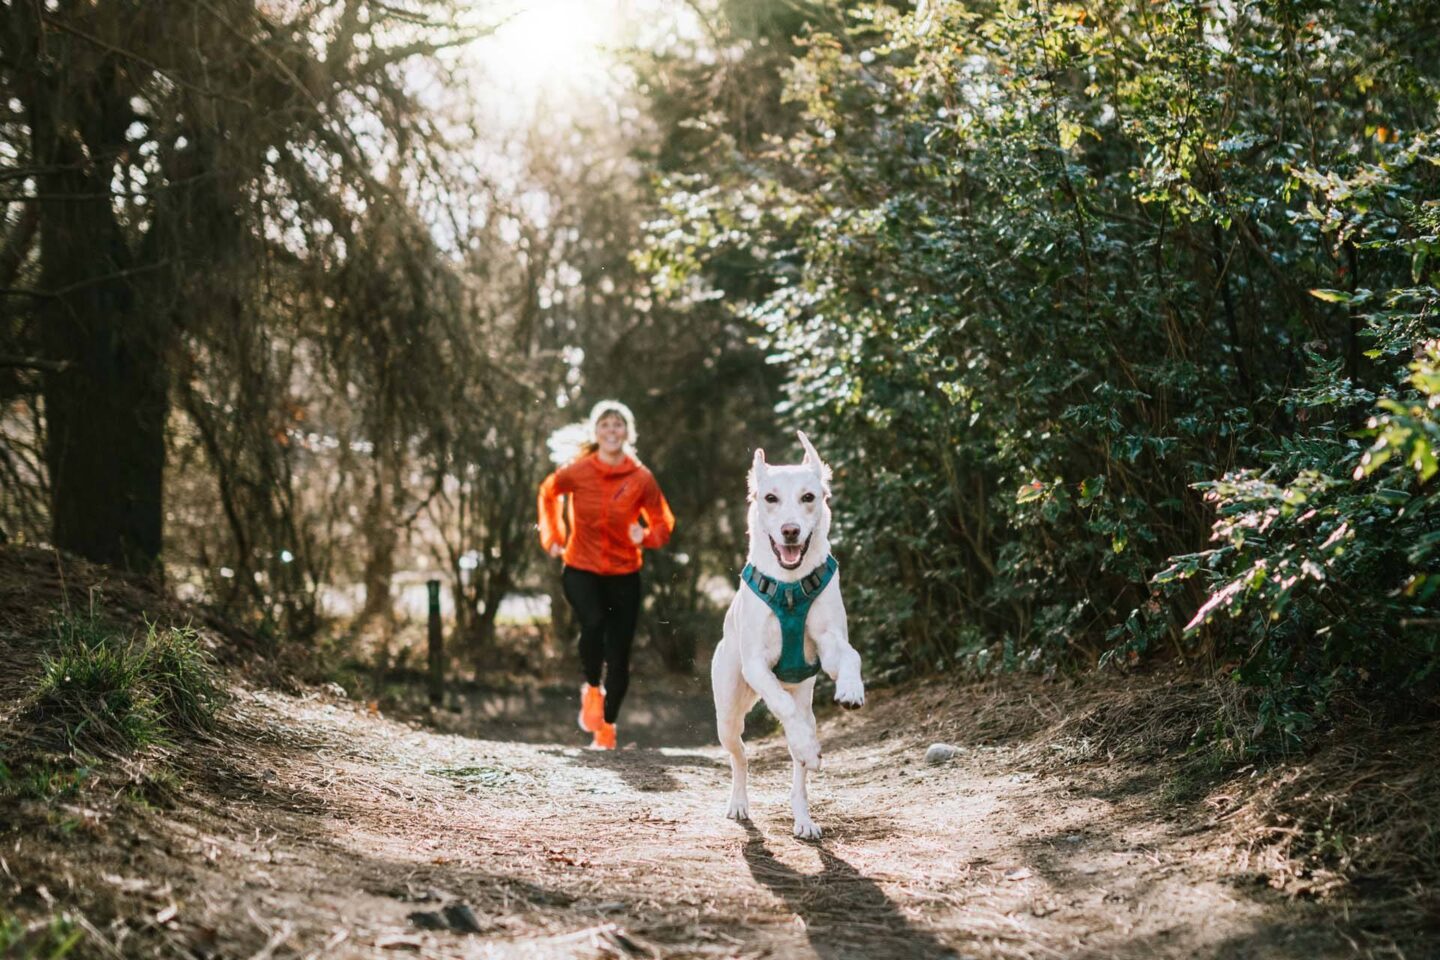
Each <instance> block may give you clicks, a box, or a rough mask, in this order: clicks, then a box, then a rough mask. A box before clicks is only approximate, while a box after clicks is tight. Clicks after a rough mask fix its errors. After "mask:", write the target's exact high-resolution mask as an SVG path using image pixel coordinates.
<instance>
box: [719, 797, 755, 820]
mask: <svg viewBox="0 0 1440 960" xmlns="http://www.w3.org/2000/svg"><path fill="white" fill-rule="evenodd" d="M725 816H727V817H729V818H730V819H731V820H749V819H750V800H749V799H748V798H747V797H731V798H730V806H729V807H728V808H727V809H726V811H725Z"/></svg>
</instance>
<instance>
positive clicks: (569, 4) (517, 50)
mask: <svg viewBox="0 0 1440 960" xmlns="http://www.w3.org/2000/svg"><path fill="white" fill-rule="evenodd" d="M627 6H628V4H626V3H624V2H623V0H524V2H521V3H517V4H516V5H514V6H513V7H511V8H509V9H508V10H507V11H506V13H505V15H504V19H503V21H502V22H501V24H500V26H499V27H498V29H496V31H495V33H494V34H493V35H492V36H490V37H488V38H486V39H485V40H484V41H483V42H481V43H478V44H476V45H475V48H474V50H473V52H472V54H471V55H472V57H473V58H474V59H475V61H476V63H477V65H478V66H479V67H480V68H481V69H482V70H483V72H484V73H485V75H486V76H487V77H488V78H490V79H491V80H492V81H493V82H495V83H496V85H497V86H499V87H501V88H504V89H507V90H510V91H512V92H513V93H515V94H518V95H521V96H529V95H537V94H539V93H541V92H555V91H561V90H565V89H574V88H578V87H584V86H589V85H591V84H592V83H594V82H597V81H599V80H600V79H601V78H603V76H604V74H605V72H606V70H607V66H608V59H609V58H608V51H609V50H610V49H612V48H614V47H615V46H617V45H618V44H619V43H620V41H621V39H622V33H623V26H624V24H625V22H626V20H627V19H628V18H627V10H626V7H627Z"/></svg>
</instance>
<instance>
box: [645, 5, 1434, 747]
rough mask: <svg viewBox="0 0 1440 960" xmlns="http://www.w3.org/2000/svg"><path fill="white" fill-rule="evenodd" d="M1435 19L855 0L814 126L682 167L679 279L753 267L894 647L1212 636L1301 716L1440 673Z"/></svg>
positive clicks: (1036, 661) (824, 73)
mask: <svg viewBox="0 0 1440 960" xmlns="http://www.w3.org/2000/svg"><path fill="white" fill-rule="evenodd" d="M1436 14H1437V7H1436V4H1434V3H1430V2H1426V3H1420V4H1414V3H1408V2H1407V3H1402V2H1398V0H1390V2H1379V3H1358V2H1347V3H1340V4H1320V3H1313V2H1258V0H1257V2H1249V3H1243V4H1238V5H1235V6H1233V7H1214V6H1209V7H1207V6H1204V5H1196V4H1193V3H1189V2H1180V0H1159V2H1151V0H1144V2H1135V0H1129V2H1127V0H1113V2H1100V3H1089V4H1084V5H1081V4H1069V3H1056V4H1046V5H1038V4H1030V3H1023V2H1019V0H998V2H995V3H991V4H982V5H961V4H930V3H926V4H920V5H919V6H918V8H917V9H916V10H914V11H913V12H901V11H897V10H895V9H893V8H891V7H888V6H883V5H875V6H863V7H858V8H855V9H852V10H851V12H850V14H849V17H848V20H847V22H846V25H845V27H844V29H837V30H834V31H832V32H830V33H821V32H813V33H812V34H811V35H810V36H809V37H808V38H807V40H806V43H805V54H804V56H803V57H801V58H799V59H798V60H797V61H796V63H795V65H794V67H793V69H792V71H791V73H790V77H789V83H788V86H787V97H788V98H789V100H790V101H791V102H792V103H794V104H796V105H797V106H798V107H799V108H800V109H801V111H802V119H801V122H800V123H799V125H798V129H797V130H796V132H795V133H794V134H793V135H790V136H788V137H786V138H785V139H784V140H775V141H772V142H771V143H770V144H769V145H768V148H767V151H765V152H763V153H756V154H753V155H749V156H745V157H743V158H741V159H739V160H738V161H731V162H728V163H727V162H720V161H717V160H716V159H715V158H713V157H711V158H709V160H708V161H707V163H706V164H705V165H703V166H698V167H697V169H694V170H691V171H688V175H687V176H684V177H682V176H678V175H677V176H674V177H672V178H671V179H670V180H669V181H668V183H669V185H670V188H671V191H670V195H669V197H668V200H667V205H666V209H665V214H666V215H665V216H664V217H662V218H660V219H658V220H657V221H656V223H655V224H654V229H653V232H652V236H651V242H650V246H649V250H648V251H647V256H648V258H649V260H648V263H649V265H650V266H651V268H652V270H653V273H654V277H655V282H656V284H657V286H662V287H664V286H668V287H670V288H674V289H682V288H687V285H688V288H689V289H692V291H693V289H694V287H695V286H696V285H697V284H700V285H701V286H703V280H704V279H705V278H707V277H713V276H715V265H716V264H717V263H733V262H736V261H743V262H745V263H748V264H750V265H751V267H750V273H751V278H750V281H749V285H748V287H747V288H745V289H744V290H743V291H742V290H740V289H739V288H738V287H734V286H731V287H729V288H726V289H724V290H723V293H724V294H725V299H726V302H727V304H728V305H729V306H730V308H731V309H732V310H734V312H735V313H736V315H737V317H739V318H741V319H743V320H745V321H748V322H752V323H754V324H756V325H757V326H759V327H760V328H761V329H762V330H763V334H762V339H763V340H764V342H765V343H766V345H767V346H768V348H769V349H770V352H771V357H772V360H773V361H775V362H776V363H779V364H783V365H784V367H785V369H786V370H787V371H788V373H789V383H788V389H789V400H788V402H787V404H786V405H785V406H784V407H783V409H782V412H783V414H784V415H785V416H786V417H787V418H789V419H791V420H793V421H794V422H796V423H802V424H804V425H805V426H806V429H807V430H809V431H811V433H812V436H817V437H818V438H819V439H818V442H819V443H820V445H821V449H822V451H823V452H824V453H825V454H826V455H827V456H828V457H830V458H831V459H832V461H833V465H834V467H835V470H836V487H837V498H836V507H837V518H838V528H837V531H836V540H837V551H838V552H839V553H840V555H841V558H842V560H843V561H844V562H845V563H846V570H847V605H848V606H849V607H850V608H851V612H852V618H853V619H854V620H855V621H856V622H857V629H856V630H855V634H856V636H857V637H858V638H859V640H860V642H861V643H862V644H864V645H865V646H866V648H867V655H868V656H869V657H870V659H871V661H872V662H877V663H878V665H879V666H880V667H881V668H882V669H883V668H890V669H895V670H907V669H914V668H923V669H935V668H942V669H946V668H950V667H951V666H953V665H960V666H963V667H966V668H969V669H997V668H998V669H1014V668H1027V667H1028V668H1035V669H1049V668H1053V667H1055V666H1057V665H1060V664H1064V663H1067V662H1074V661H1076V660H1080V661H1082V662H1095V661H1096V660H1100V661H1102V662H1114V663H1117V664H1125V663H1129V662H1133V661H1135V660H1137V659H1139V658H1140V657H1142V656H1144V655H1145V654H1146V653H1147V652H1148V651H1153V650H1155V649H1157V648H1160V649H1164V650H1171V651H1176V652H1179V653H1180V654H1182V655H1185V656H1191V655H1194V654H1195V653H1196V652H1197V651H1196V649H1195V648H1196V647H1197V646H1203V647H1204V648H1205V649H1206V650H1208V651H1209V652H1210V653H1212V654H1215V655H1216V656H1217V657H1218V658H1219V659H1218V661H1217V662H1219V663H1237V664H1239V665H1240V668H1239V672H1238V673H1237V677H1238V678H1239V679H1241V680H1245V681H1252V682H1255V683H1258V684H1261V685H1264V686H1266V687H1267V688H1268V689H1270V690H1271V691H1273V692H1274V696H1273V697H1269V698H1268V699H1264V701H1263V702H1264V704H1265V705H1264V706H1263V709H1262V711H1261V712H1262V714H1264V718H1265V723H1267V724H1269V725H1271V726H1272V727H1274V728H1275V729H1277V730H1290V731H1298V730H1300V729H1302V728H1303V727H1304V726H1305V725H1306V724H1307V723H1310V722H1313V710H1312V708H1311V707H1310V706H1308V704H1311V703H1313V702H1315V701H1316V700H1323V698H1324V697H1325V695H1326V691H1327V690H1328V689H1330V686H1329V685H1330V684H1331V681H1332V674H1333V671H1334V670H1335V669H1336V668H1337V667H1339V666H1341V665H1353V666H1355V668H1356V669H1359V666H1358V665H1359V664H1360V663H1361V662H1362V661H1367V657H1368V659H1369V662H1370V666H1369V667H1367V669H1385V670H1390V669H1392V668H1393V669H1396V670H1400V671H1401V672H1402V673H1403V674H1404V675H1405V676H1408V677H1410V678H1412V679H1413V678H1418V677H1419V676H1421V675H1423V674H1424V673H1425V672H1426V671H1427V670H1428V669H1429V667H1428V662H1427V661H1426V660H1425V658H1426V657H1428V656H1430V655H1431V654H1430V652H1429V651H1430V645H1431V644H1432V643H1433V641H1431V640H1429V639H1426V638H1427V637H1430V636H1433V635H1434V634H1435V633H1436V631H1435V629H1434V626H1433V621H1434V617H1435V609H1436V605H1435V601H1434V597H1433V594H1432V593H1431V592H1430V591H1429V590H1427V588H1426V585H1427V584H1433V582H1434V576H1435V574H1434V560H1433V555H1432V554H1431V552H1430V551H1431V548H1432V545H1433V541H1432V540H1431V539H1429V533H1428V532H1427V531H1429V530H1433V529H1434V514H1433V511H1431V508H1430V507H1429V506H1428V503H1429V501H1428V499H1427V497H1428V494H1426V493H1425V491H1427V490H1428V489H1429V487H1428V486H1427V484H1428V483H1430V481H1429V476H1430V474H1429V472H1427V471H1432V470H1433V457H1432V455H1431V453H1430V451H1431V449H1432V447H1431V441H1430V439H1429V438H1430V437H1432V436H1433V430H1434V420H1433V411H1434V408H1433V407H1429V406H1426V403H1425V400H1424V397H1425V396H1429V395H1431V394H1429V393H1426V392H1425V389H1426V388H1425V387H1424V386H1422V384H1430V383H1431V381H1430V379H1429V378H1430V377H1431V376H1433V374H1432V373H1431V372H1429V369H1430V368H1429V367H1425V369H1416V370H1414V371H1411V374H1412V377H1413V378H1414V379H1412V380H1411V381H1410V382H1409V383H1408V384H1406V385H1402V384H1401V383H1400V382H1399V378H1397V376H1396V371H1397V370H1399V369H1401V368H1403V366H1404V365H1405V364H1407V363H1409V362H1410V361H1411V360H1412V359H1414V357H1415V352H1416V350H1417V349H1418V348H1419V345H1420V344H1422V343H1423V342H1425V341H1426V340H1428V339H1430V338H1433V337H1434V336H1435V335H1436V332H1437V331H1436V325H1435V321H1434V310H1433V308H1434V297H1435V293H1434V287H1433V286H1432V284H1433V279H1434V277H1435V275H1436V263H1435V260H1436V254H1437V251H1440V245H1437V241H1436V236H1437V234H1440V230H1437V229H1436V224H1435V220H1434V215H1435V212H1436V208H1435V202H1434V197H1435V195H1436V183H1437V166H1436V163H1437V157H1440V151H1437V149H1436V145H1437V143H1440V140H1437V138H1436V131H1435V130H1434V129H1433V127H1434V125H1435V122H1436V117H1435V103H1436V102H1437V92H1440V71H1437V68H1436V66H1435V64H1437V63H1440V35H1437V34H1436V33H1435V31H1434V30H1433V29H1431V28H1430V25H1432V24H1433V23H1434V18H1435V16H1436ZM720 292H722V291H720V290H716V291H715V293H716V294H717V295H718V294H719V293H720ZM692 295H694V296H697V297H699V296H703V295H704V292H703V290H702V291H701V292H699V293H693V294H692ZM1422 366H1423V365H1422ZM1382 397H1383V398H1388V399H1387V400H1381V401H1378V402H1379V404H1380V405H1379V409H1378V413H1376V415H1375V419H1374V422H1373V423H1372V424H1371V426H1370V427H1368V428H1366V427H1365V423H1366V417H1367V416H1370V415H1371V413H1372V412H1374V411H1375V409H1376V404H1377V398H1382ZM1365 429H1368V430H1369V431H1370V434H1369V436H1368V437H1367V438H1366V439H1368V440H1369V441H1370V442H1371V443H1372V447H1371V449H1370V451H1369V454H1368V456H1369V460H1368V461H1365V462H1363V463H1362V462H1361V461H1362V458H1364V457H1365V456H1366V455H1367V454H1366V451H1365V449H1364V447H1363V445H1362V444H1361V443H1360V442H1359V440H1358V439H1357V438H1356V437H1355V436H1354V434H1355V433H1356V431H1359V430H1365ZM1382 441H1383V442H1382ZM1372 464H1373V467H1372ZM1401 464H1406V465H1407V466H1405V467H1403V468H1402V466H1401ZM1417 465H1418V466H1417ZM1357 469H1359V470H1361V471H1362V474H1361V476H1360V477H1358V478H1357V477H1355V476H1354V475H1353V474H1354V471H1355V470H1357ZM1407 471H1408V472H1407ZM1402 473H1404V474H1405V476H1404V477H1403V478H1402V476H1401V474H1402ZM1216 477H1222V478H1224V479H1222V480H1219V481H1215V480H1214V478H1216ZM1206 498H1208V500H1207V499H1206ZM1217 507H1218V508H1219V509H1220V510H1221V515H1220V518H1219V525H1218V526H1217V527H1216V530H1215V532H1216V533H1217V534H1218V535H1219V539H1220V540H1221V546H1219V547H1217V548H1216V549H1214V550H1211V551H1208V552H1201V553H1197V552H1196V551H1197V550H1198V549H1200V548H1201V547H1202V546H1203V545H1204V543H1205V540H1206V537H1207V536H1208V535H1209V534H1210V533H1211V530H1210V528H1211V525H1212V523H1213V522H1214V521H1215V515H1214V514H1213V513H1212V510H1213V509H1214V508H1217ZM1427 524H1428V526H1427ZM1342 525H1344V530H1345V533H1343V534H1341V535H1340V538H1339V539H1338V540H1336V541H1335V542H1331V543H1328V544H1327V541H1328V540H1329V538H1330V537H1331V535H1332V534H1334V532H1335V531H1336V530H1337V529H1340V527H1341V526H1342ZM1287 537H1288V539H1287ZM1232 538H1239V540H1238V542H1237V541H1233V540H1232ZM1417 543H1418V544H1420V545H1421V546H1420V547H1418V548H1417V547H1416V546H1415V544H1417ZM1417 550H1418V551H1419V552H1417ZM1262 561H1263V563H1262ZM1281 563H1283V564H1285V566H1284V568H1283V571H1281V569H1280V568H1279V565H1280V564H1281ZM1397 563H1398V564H1399V566H1396V564H1397ZM1257 565H1258V566H1257ZM1402 569H1403V571H1404V572H1403V573H1402V572H1397V571H1400V570H1402ZM1317 573H1319V574H1322V575H1323V576H1324V579H1323V580H1322V579H1318V578H1317ZM1201 574H1204V576H1201ZM1206 578H1211V579H1213V583H1211V582H1207V579H1206ZM1407 591H1408V593H1407ZM1222 594H1223V596H1222ZM1217 597H1219V599H1216V598H1217ZM1202 609H1203V614H1202V615H1201V616H1200V617H1199V618H1198V621H1197V620H1196V611H1197V610H1202ZM1277 609H1278V610H1279V614H1280V619H1279V620H1278V621H1277V620H1274V619H1272V615H1273V614H1274V613H1275V612H1276V610H1277ZM1221 610H1223V611H1224V612H1225V613H1226V614H1227V615H1229V616H1228V617H1227V619H1226V620H1225V621H1224V622H1223V623H1222V622H1221V621H1219V620H1217V619H1215V615H1216V614H1217V613H1218V612H1220V611H1221ZM1192 622H1194V623H1195V626H1194V629H1192V630H1190V631H1189V632H1188V633H1187V632H1186V630H1185V625H1186V624H1187V623H1192ZM1427 623H1428V624H1430V626H1429V627H1428V628H1426V627H1423V626H1422V625H1423V624H1427ZM1405 624H1411V626H1406V625H1405ZM977 632H978V634H979V635H981V636H985V637H989V638H991V639H990V641H989V644H988V646H985V647H984V648H983V649H977V645H976V640H975V638H976V636H977ZM1402 636H1403V638H1404V640H1403V642H1399V643H1388V642H1387V640H1388V639H1398V638H1401V637H1402ZM1366 637H1368V638H1369V639H1368V640H1366V639H1365V638H1366ZM1382 648H1383V650H1382ZM982 654H983V655H982ZM1377 658H1378V660H1377ZM1302 668H1303V669H1302Z"/></svg>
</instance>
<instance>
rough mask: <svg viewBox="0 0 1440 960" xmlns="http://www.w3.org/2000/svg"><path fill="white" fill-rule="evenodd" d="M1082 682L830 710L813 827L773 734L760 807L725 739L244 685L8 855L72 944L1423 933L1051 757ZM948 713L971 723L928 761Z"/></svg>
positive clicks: (396, 948) (957, 943)
mask: <svg viewBox="0 0 1440 960" xmlns="http://www.w3.org/2000/svg"><path fill="white" fill-rule="evenodd" d="M1074 695H1075V696H1081V695H1082V694H1078V693H1077V694H1074ZM636 706H637V710H638V709H640V704H639V703H637V705H636ZM1073 706H1074V705H1073V704H1069V703H1067V702H1066V701H1065V699H1064V696H1063V695H1060V694H1059V691H1055V690H1051V691H1049V692H1047V690H1046V688H1044V687H1041V686H1039V685H1036V684H1027V683H1020V682H1017V683H1014V684H1011V685H1009V686H1008V687H1002V688H984V689H982V688H956V689H949V688H941V687H937V686H932V687H928V688H925V689H923V690H920V691H918V692H910V693H905V694H897V693H884V692H882V693H880V694H878V695H876V696H875V697H874V698H873V700H872V703H871V704H870V705H868V706H867V707H866V708H865V709H864V710H862V711H860V712H858V713H855V714H845V715H843V716H834V717H832V718H830V719H828V720H827V721H825V722H824V724H823V733H824V741H825V744H826V758H827V759H826V763H827V769H826V770H825V771H824V772H822V773H821V774H820V775H818V776H816V777H815V778H814V780H813V799H814V812H815V817H816V820H817V822H819V823H820V824H821V825H822V826H823V827H824V828H825V830H826V836H825V838H824V839H823V840H822V841H820V842H818V843H804V842H800V841H796V840H794V839H793V838H792V837H791V836H790V819H789V814H788V809H787V805H786V790H787V786H788V758H787V756H786V754H785V751H784V746H783V744H782V743H780V742H778V741H776V740H774V739H771V740H767V741H764V742H761V743H759V744H757V745H756V749H755V756H756V763H755V770H754V780H753V786H752V800H753V802H754V807H755V810H756V816H757V819H756V821H755V823H753V824H749V825H742V824H738V823H734V822H731V821H727V820H725V819H724V818H723V817H722V816H721V811H722V810H723V806H724V800H725V796H726V793H725V791H726V784H727V782H728V770H727V769H726V767H725V765H724V763H723V761H722V758H721V755H720V752H719V750H718V749H716V748H710V747H695V746H687V747H681V748H661V749H656V748H635V749H630V750H622V751H619V752H616V753H608V754H601V753H592V752H589V751H587V750H582V749H579V748H577V747H576V745H575V744H576V742H577V741H578V739H579V737H578V735H575V734H572V733H571V732H570V731H569V729H568V728H567V729H557V730H556V731H555V740H554V741H553V742H550V743H543V742H531V743H521V742H503V741H498V740H483V739H472V738H468V737H464V736H458V735H448V734H441V733H436V732H433V731H431V730H429V729H424V728H418V727H415V726H412V725H408V724H402V723H398V722H394V721H391V720H388V719H385V718H383V717H378V716H373V715H370V714H369V712H368V711H367V710H366V709H365V708H364V707H363V706H360V705H357V704H355V703H353V702H351V701H347V700H336V699H334V698H331V697H328V696H325V695H321V694H311V695H307V696H300V697H292V696H286V695H283V694H279V693H276V692H273V691H268V690H256V689H242V690H238V691H237V692H236V697H235V700H234V701H233V703H232V704H231V706H230V708H229V710H228V715H227V719H226V721H225V725H224V729H223V730H222V732H221V733H220V734H219V735H218V737H217V739H216V740H215V742H213V743H209V744H205V745H201V746H198V747H192V748H191V749H189V750H188V751H187V752H186V754H185V755H184V756H182V757H179V758H177V762H178V764H179V768H180V773H179V779H180V782H179V783H177V784H176V785H175V786H174V788H173V789H170V790H168V791H166V794H165V796H164V797H163V798H160V799H158V800H154V801H150V802H139V801H137V802H121V803H108V802H105V801H104V800H103V798H96V804H95V805H65V804H61V805H59V806H58V807H55V808H50V809H45V808H42V807H41V806H40V805H38V804H34V803H32V804H29V805H27V806H25V807H24V808H23V809H20V810H16V811H10V812H7V813H6V815H5V819H6V821H7V824H6V827H7V828H6V831H5V834H4V837H3V864H0V866H3V877H0V879H3V883H4V899H5V901H6V902H8V903H9V905H10V907H11V909H12V910H14V911H15V912H16V913H17V915H18V916H20V917H21V918H22V919H34V918H36V917H39V916H43V915H45V914H46V913H56V912H61V911H71V912H83V914H84V917H85V922H86V925H87V926H88V928H89V929H90V931H91V932H90V934H88V935H87V939H86V941H85V945H84V947H83V948H82V949H83V952H82V953H76V954H72V955H75V956H80V955H84V956H117V955H123V956H135V957H141V956H174V957H237V958H244V957H262V958H263V957H277V958H280V957H300V956H309V957H372V956H393V955H412V956H422V957H627V956H667V957H701V956H704V957H806V956H817V957H822V958H841V957H854V958H878V957H939V956H956V957H974V958H998V957H1033V958H1042V957H1074V958H1097V960H1098V958H1107V957H1134V958H1153V957H1215V958H1221V957H1226V958H1229V957H1305V958H1318V957H1344V956H1357V955H1358V956H1365V955H1373V956H1402V955H1408V956H1413V957H1418V956H1421V955H1422V953H1421V952H1417V951H1416V948H1414V947H1411V949H1410V952H1409V953H1402V952H1400V951H1399V950H1397V949H1395V948H1394V947H1393V945H1392V944H1390V942H1389V940H1388V938H1386V937H1384V936H1380V935H1376V934H1375V933H1373V932H1367V931H1366V930H1364V929H1362V928H1360V927H1359V926H1357V925H1356V924H1355V923H1353V922H1347V920H1346V919H1345V916H1344V914H1343V912H1342V911H1340V910H1338V909H1334V908H1330V907H1326V906H1324V905H1321V904H1317V903H1311V902H1305V901H1300V900H1291V899H1287V898H1285V897H1284V896H1282V895H1281V894H1278V893H1276V892H1274V891H1272V890H1271V889H1270V888H1269V887H1268V886H1267V885H1266V884H1265V883H1264V882H1263V878H1258V879H1257V878H1256V877H1255V876H1254V875H1253V873H1247V872H1246V864H1245V861H1244V858H1243V857H1242V856H1240V855H1238V853H1237V851H1235V850H1234V849H1232V848H1231V846H1230V845H1229V844H1228V843H1227V838H1226V834H1225V831H1224V829H1223V826H1219V825H1215V824H1210V825H1207V824H1206V823H1205V822H1204V821H1200V822H1196V821H1194V820H1184V819H1181V820H1174V821H1171V820H1167V819H1164V818H1163V817H1161V816H1157V812H1156V811H1157V809H1162V807H1161V806H1160V805H1159V800H1160V798H1161V792H1160V791H1162V788H1163V786H1164V782H1163V778H1161V777H1160V776H1158V775H1157V772H1156V771H1155V770H1154V769H1152V767H1150V766H1149V765H1147V764H1144V763H1136V762H1129V763H1118V762H1117V763H1095V762H1086V763H1078V764H1076V763H1071V764H1062V763H1061V762H1060V761H1059V760H1056V761H1047V762H1043V763H1037V762H1036V751H1035V746H1036V742H1035V741H1034V740H1033V739H1031V738H1030V734H1032V733H1033V732H1034V731H1038V730H1041V729H1044V728H1046V727H1047V726H1049V725H1051V724H1053V722H1054V721H1055V720H1057V719H1058V718H1060V717H1062V716H1063V715H1064V714H1065V711H1067V710H1068V709H1071V708H1072V707H1073ZM942 735H944V736H946V737H948V738H949V739H951V740H953V741H955V742H957V743H958V744H959V745H961V746H962V747H963V749H962V750H961V752H960V753H959V754H958V755H957V757H956V758H955V759H954V760H952V761H951V762H949V763H946V764H943V765H937V766H931V765H927V764H926V763H925V762H924V759H923V755H924V749H925V746H926V745H927V743H928V742H929V741H930V739H931V738H932V737H938V736H942ZM426 926H443V927H445V929H439V930H433V929H425V927H426ZM456 927H459V928H460V929H462V930H463V929H469V930H470V931H471V932H459V931H457V930H456V929H455V928H456Z"/></svg>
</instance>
